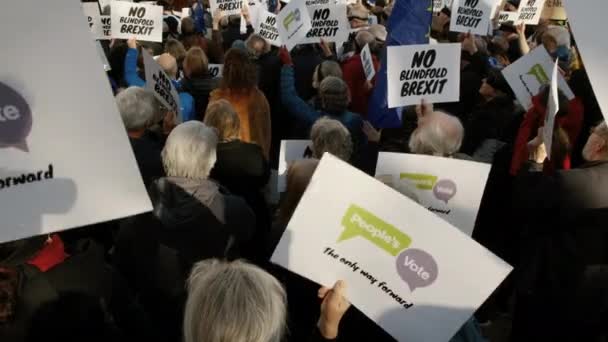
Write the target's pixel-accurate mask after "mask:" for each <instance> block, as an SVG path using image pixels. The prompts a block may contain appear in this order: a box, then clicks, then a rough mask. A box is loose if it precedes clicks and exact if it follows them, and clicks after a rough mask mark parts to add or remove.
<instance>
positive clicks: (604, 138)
mask: <svg viewBox="0 0 608 342" xmlns="http://www.w3.org/2000/svg"><path fill="white" fill-rule="evenodd" d="M583 158H584V159H585V160H586V161H588V162H594V161H607V160H608V125H606V121H603V122H602V123H600V124H599V125H597V126H595V127H593V128H592V130H591V135H590V136H589V139H588V140H587V143H586V144H585V147H584V148H583Z"/></svg>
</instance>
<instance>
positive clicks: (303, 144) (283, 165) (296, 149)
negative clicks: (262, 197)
mask: <svg viewBox="0 0 608 342" xmlns="http://www.w3.org/2000/svg"><path fill="white" fill-rule="evenodd" d="M306 158H312V142H311V141H310V140H282V141H281V151H280V152H279V170H278V173H279V175H278V177H277V184H278V185H277V189H278V192H279V193H283V192H285V190H286V189H287V169H288V168H289V165H290V164H291V163H292V162H294V161H296V160H300V159H306Z"/></svg>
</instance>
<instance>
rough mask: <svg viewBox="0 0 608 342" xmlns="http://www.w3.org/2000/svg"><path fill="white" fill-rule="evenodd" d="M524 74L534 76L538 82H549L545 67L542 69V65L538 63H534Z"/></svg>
mask: <svg viewBox="0 0 608 342" xmlns="http://www.w3.org/2000/svg"><path fill="white" fill-rule="evenodd" d="M526 74H527V75H532V76H534V77H536V80H537V81H538V83H540V84H547V83H549V76H547V73H546V72H545V69H543V66H542V65H540V64H534V66H533V67H532V68H531V69H530V71H528V72H527V73H526Z"/></svg>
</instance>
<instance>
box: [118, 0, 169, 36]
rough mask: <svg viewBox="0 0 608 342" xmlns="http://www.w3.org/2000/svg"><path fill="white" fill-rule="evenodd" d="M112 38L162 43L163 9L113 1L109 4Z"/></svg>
mask: <svg viewBox="0 0 608 342" xmlns="http://www.w3.org/2000/svg"><path fill="white" fill-rule="evenodd" d="M111 7H112V10H111V17H112V38H116V39H129V38H135V39H137V40H141V41H149V42H162V41H163V7H162V6H154V5H143V4H135V3H129V2H124V1H114V2H112V4H111Z"/></svg>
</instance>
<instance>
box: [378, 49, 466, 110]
mask: <svg viewBox="0 0 608 342" xmlns="http://www.w3.org/2000/svg"><path fill="white" fill-rule="evenodd" d="M460 52H461V47H460V44H439V45H408V46H390V47H388V72H387V73H388V104H389V107H390V108H395V107H400V106H407V105H413V104H418V103H420V101H421V100H422V99H425V100H427V101H428V102H434V103H438V102H453V101H458V99H459V97H460V96H459V94H460Z"/></svg>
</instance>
